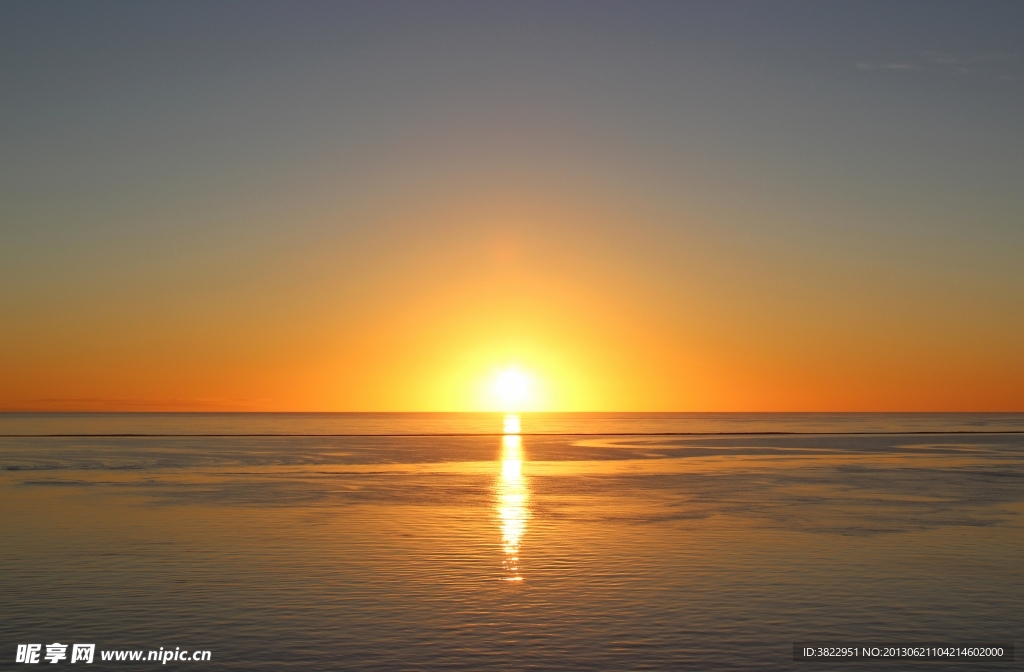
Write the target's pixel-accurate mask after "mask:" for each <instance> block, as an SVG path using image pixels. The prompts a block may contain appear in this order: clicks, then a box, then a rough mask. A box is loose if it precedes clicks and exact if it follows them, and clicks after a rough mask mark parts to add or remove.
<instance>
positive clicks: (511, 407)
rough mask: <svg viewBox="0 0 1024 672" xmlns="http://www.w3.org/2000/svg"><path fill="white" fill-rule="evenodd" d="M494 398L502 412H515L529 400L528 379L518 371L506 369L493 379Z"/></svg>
mask: <svg viewBox="0 0 1024 672" xmlns="http://www.w3.org/2000/svg"><path fill="white" fill-rule="evenodd" d="M494 396H495V397H496V398H497V400H498V401H499V402H500V404H501V406H502V410H505V411H517V410H521V409H522V408H523V406H525V405H526V404H528V403H529V402H530V401H531V399H530V377H529V376H527V375H526V374H525V373H523V372H522V371H520V370H519V369H507V370H505V371H502V372H501V373H499V374H498V376H497V377H496V378H495V379H494Z"/></svg>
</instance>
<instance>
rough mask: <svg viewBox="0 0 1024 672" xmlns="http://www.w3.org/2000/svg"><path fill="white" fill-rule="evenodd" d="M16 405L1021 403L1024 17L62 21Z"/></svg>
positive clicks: (505, 14) (45, 14)
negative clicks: (510, 380) (511, 382)
mask: <svg viewBox="0 0 1024 672" xmlns="http://www.w3.org/2000/svg"><path fill="white" fill-rule="evenodd" d="M4 14H5V18H4V21H3V22H2V23H0V91H2V97H3V104H2V105H0V147H2V151H0V316H2V317H0V410H8V411H20V410H68V411H79V410H80V411H84V410H123V411H142V410H145V411H153V410H168V411H172V410H173V411H183V410H196V411H463V410H465V411H473V410H495V408H496V407H495V404H496V401H495V399H494V398H493V393H492V392H493V390H491V389H490V388H489V387H488V385H490V384H491V383H490V382H489V381H493V380H494V379H495V376H498V375H500V374H501V372H503V371H505V372H507V371H509V370H514V371H519V372H521V373H522V374H523V375H524V376H526V377H528V378H529V380H530V385H531V388H530V390H531V391H530V395H529V403H527V404H526V405H525V407H524V408H525V410H551V411H1024V382H1022V381H1024V345H1022V344H1024V124H1022V121H1021V120H1022V119H1024V4H1021V3H1019V2H1005V3H1000V2H985V3H977V2H957V3H949V2H935V1H928V2H900V3H891V2H877V3H872V2H847V3H840V2H800V3H791V2H772V3H765V2H749V3H748V2H699V3H683V2H668V3H657V2H628V3H627V2H597V1H592V0H588V1H586V2H500V3H499V2H464V3H463V2H380V1H374V2H365V3H354V2H353V3H341V2H325V3H313V2H305V3H304V2H273V3H268V2H218V1H212V2H206V1H204V2H173V3H170V2H168V3H137V2H104V1H95V2H88V3H81V2H52V1H37V0H32V1H25V2H21V1H10V2H7V3H5V5H4Z"/></svg>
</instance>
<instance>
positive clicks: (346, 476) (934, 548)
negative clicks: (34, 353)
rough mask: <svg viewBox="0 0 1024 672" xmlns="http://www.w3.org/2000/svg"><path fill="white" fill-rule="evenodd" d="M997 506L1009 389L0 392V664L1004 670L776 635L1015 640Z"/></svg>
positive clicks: (1021, 509) (1014, 578) (1004, 496)
mask: <svg viewBox="0 0 1024 672" xmlns="http://www.w3.org/2000/svg"><path fill="white" fill-rule="evenodd" d="M1022 514H1024V414H621V413H620V414H608V413H603V414H602V413H595V414H519V415H515V416H505V415H500V414H2V415H0V539H2V542H0V667H19V668H20V667H21V666H22V664H23V663H19V662H18V660H19V656H20V657H21V658H22V659H24V658H25V657H26V656H29V655H30V651H31V650H30V649H29V648H26V647H28V646H29V645H34V644H37V645H39V649H37V651H38V654H37V655H38V657H39V663H40V664H43V665H47V667H49V665H50V663H49V662H48V660H46V659H45V658H44V656H46V655H47V654H48V653H52V654H55V656H59V655H60V654H61V653H62V651H61V649H60V648H59V646H66V650H65V651H64V652H63V653H64V654H65V656H66V657H65V658H58V659H57V663H56V664H61V665H69V664H72V663H71V658H72V651H73V646H74V645H75V644H93V645H94V661H93V663H92V664H91V666H95V667H97V668H103V669H155V668H156V667H164V666H165V665H170V666H173V667H179V668H186V669H193V670H221V669H223V670H228V669H237V670H281V669H294V670H382V671H383V670H396V671H398V670H479V671H489V670H807V671H808V672H810V671H812V670H813V671H818V670H869V669H871V670H874V669H893V670H895V669H907V668H915V669H916V668H920V669H927V670H944V669H955V670H967V669H970V670H1007V669H1018V668H1019V665H1020V662H1019V660H1020V657H1019V655H1020V654H1017V655H1018V657H1017V658H1016V661H1017V662H1005V661H998V660H991V659H972V660H971V661H969V662H965V661H963V660H954V659H951V658H945V659H939V660H886V659H877V658H876V659H865V658H863V657H839V658H834V657H829V658H827V659H823V658H821V657H818V658H815V659H811V660H794V644H795V643H805V644H806V643H812V644H814V645H815V646H817V645H821V646H822V647H824V646H832V645H835V646H836V647H841V646H847V645H849V646H861V647H864V646H868V645H872V644H878V645H880V646H885V645H896V646H900V645H904V644H921V645H925V644H928V645H934V644H951V645H956V644H960V645H978V646H986V647H994V646H1006V645H1009V644H1012V643H1013V642H1020V641H1022V633H1024V616H1022V607H1021V605H1022V604H1024V562H1022V560H1021V558H1022V557H1024V515H1022ZM52 645H59V646H57V648H54V649H52V650H51V649H50V648H49V647H50V646H52ZM135 651H138V652H141V654H140V655H141V656H142V660H139V661H137V662H133V661H131V660H130V659H126V660H105V659H103V656H104V655H107V656H108V657H114V656H116V655H119V654H120V655H123V656H125V657H127V658H130V656H131V653H132V652H135ZM150 651H153V652H157V653H158V654H159V655H158V658H160V659H161V660H159V661H156V660H149V659H147V657H148V656H149V652H150ZM183 651H184V652H186V653H185V654H182V652H183ZM195 652H208V654H204V656H205V657H207V658H208V659H206V660H191V659H189V660H182V659H181V658H183V657H186V656H192V655H193V654H194V653H195ZM168 655H170V656H171V658H170V660H169V661H168V662H166V663H164V662H163V660H164V659H166V658H167V657H168ZM175 658H178V659H175ZM83 662H84V660H80V661H77V662H76V663H74V664H75V665H78V664H81V663H83ZM86 664H87V665H88V663H86Z"/></svg>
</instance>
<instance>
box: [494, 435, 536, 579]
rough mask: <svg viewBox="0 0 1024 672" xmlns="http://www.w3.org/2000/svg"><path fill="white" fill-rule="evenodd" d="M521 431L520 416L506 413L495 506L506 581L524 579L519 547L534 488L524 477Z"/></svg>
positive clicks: (524, 530)
mask: <svg viewBox="0 0 1024 672" xmlns="http://www.w3.org/2000/svg"><path fill="white" fill-rule="evenodd" d="M519 431H520V424H519V416H516V415H507V416H505V430H504V434H503V435H502V437H501V473H500V474H499V475H498V479H497V482H496V485H495V508H496V510H497V513H498V520H499V522H500V524H501V542H502V550H503V551H504V554H505V557H504V559H503V561H502V565H503V566H504V569H505V576H503V577H502V580H503V581H522V580H523V574H522V565H521V564H520V562H519V547H520V544H521V543H522V539H523V535H524V534H525V533H526V521H527V519H528V518H529V517H530V509H529V500H530V488H529V482H528V481H527V480H526V479H525V478H524V477H523V437H522V436H520V434H519Z"/></svg>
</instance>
